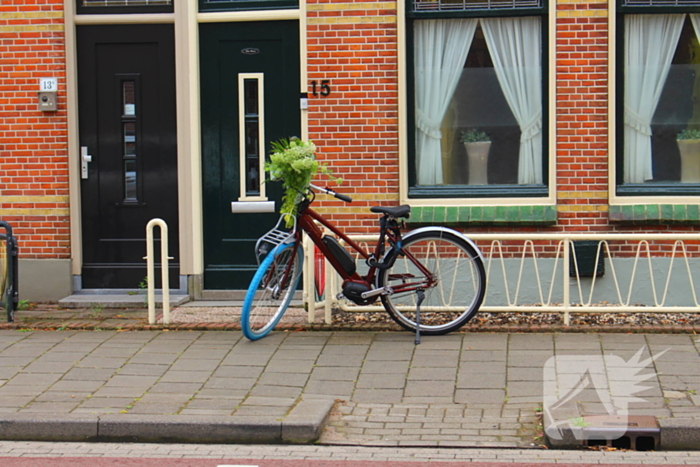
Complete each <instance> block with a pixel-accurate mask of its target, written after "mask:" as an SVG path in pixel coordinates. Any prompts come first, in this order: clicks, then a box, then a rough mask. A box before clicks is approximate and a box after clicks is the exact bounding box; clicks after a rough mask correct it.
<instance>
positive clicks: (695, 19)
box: [690, 14, 700, 40]
mask: <svg viewBox="0 0 700 467" xmlns="http://www.w3.org/2000/svg"><path fill="white" fill-rule="evenodd" d="M690 21H692V23H693V29H695V36H696V37H697V38H698V40H700V15H695V14H693V15H690Z"/></svg>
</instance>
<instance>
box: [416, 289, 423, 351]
mask: <svg viewBox="0 0 700 467" xmlns="http://www.w3.org/2000/svg"><path fill="white" fill-rule="evenodd" d="M416 295H418V301H417V302H416V341H415V345H418V344H420V304H421V303H423V300H425V292H423V289H418V290H417V291H416Z"/></svg>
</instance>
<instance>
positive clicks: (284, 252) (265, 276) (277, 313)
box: [241, 244, 303, 340]
mask: <svg viewBox="0 0 700 467" xmlns="http://www.w3.org/2000/svg"><path fill="white" fill-rule="evenodd" d="M302 262H303V253H302V249H301V247H297V248H296V249H295V245H293V244H281V245H279V246H277V247H275V248H274V249H273V250H272V251H271V252H270V253H269V254H268V255H267V256H266V257H265V259H264V260H263V262H262V263H260V267H259V268H258V270H257V272H256V273H255V275H254V276H253V280H252V281H251V282H250V286H249V287H248V292H247V293H246V296H245V300H244V301H243V311H242V312H241V330H242V331H243V335H244V336H246V337H247V338H248V339H250V340H258V339H260V338H262V337H265V336H266V335H267V334H268V333H269V332H270V331H272V329H273V328H274V327H275V326H276V325H277V323H278V322H279V320H280V319H282V316H283V315H284V312H285V311H286V310H287V307H288V306H289V303H290V302H291V301H292V297H293V296H294V291H295V290H296V288H297V284H298V283H299V277H300V276H301V265H302Z"/></svg>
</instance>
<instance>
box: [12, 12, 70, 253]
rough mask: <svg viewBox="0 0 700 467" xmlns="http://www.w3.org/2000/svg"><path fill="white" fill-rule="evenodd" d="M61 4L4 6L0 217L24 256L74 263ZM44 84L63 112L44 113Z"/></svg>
mask: <svg viewBox="0 0 700 467" xmlns="http://www.w3.org/2000/svg"><path fill="white" fill-rule="evenodd" d="M62 8H63V4H62V2H56V1H55V0H54V1H52V0H33V1H31V2H2V6H0V39H1V40H0V63H1V64H2V66H1V67H0V70H1V71H0V92H1V93H2V99H1V100H0V141H2V145H1V146H0V148H1V149H0V151H1V152H0V218H1V219H3V220H4V221H7V222H9V223H10V224H12V225H13V227H14V233H15V234H16V236H17V238H18V240H19V246H20V257H21V258H25V259H26V258H32V259H34V258H42V259H44V258H49V259H57V258H62V259H67V258H70V237H69V221H68V156H67V145H68V143H67V121H66V101H65V52H64V47H65V46H64V35H63V30H64V27H63V11H62ZM40 78H57V79H58V83H59V91H58V109H59V110H58V111H57V112H40V111H39V110H38V105H37V92H38V91H39V79H40Z"/></svg>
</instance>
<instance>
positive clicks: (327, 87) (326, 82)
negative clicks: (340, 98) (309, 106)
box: [311, 79, 331, 97]
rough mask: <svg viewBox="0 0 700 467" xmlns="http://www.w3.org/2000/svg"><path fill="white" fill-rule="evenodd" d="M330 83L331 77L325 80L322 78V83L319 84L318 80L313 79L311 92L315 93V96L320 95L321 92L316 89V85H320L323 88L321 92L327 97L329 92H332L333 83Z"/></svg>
mask: <svg viewBox="0 0 700 467" xmlns="http://www.w3.org/2000/svg"><path fill="white" fill-rule="evenodd" d="M330 83H331V80H329V79H324V80H321V85H320V86H318V84H317V83H316V81H311V94H313V95H314V96H318V95H319V92H318V90H317V89H316V87H317V86H318V87H320V88H321V92H320V94H321V95H322V96H323V97H326V96H327V95H329V94H330V93H331V84H330Z"/></svg>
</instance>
